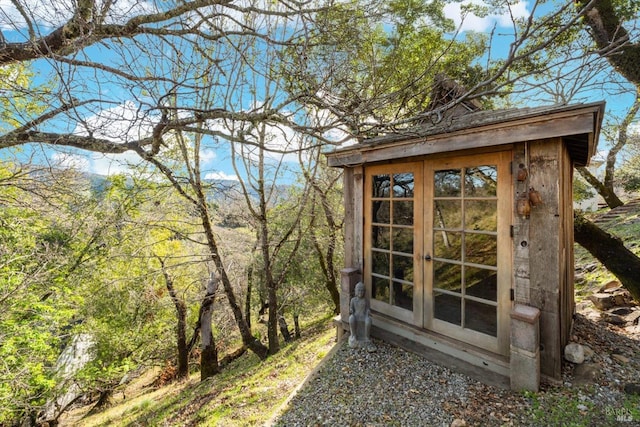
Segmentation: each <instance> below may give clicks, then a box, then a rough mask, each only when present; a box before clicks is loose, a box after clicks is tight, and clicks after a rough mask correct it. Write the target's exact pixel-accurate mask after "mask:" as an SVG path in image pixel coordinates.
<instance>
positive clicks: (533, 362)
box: [509, 347, 540, 392]
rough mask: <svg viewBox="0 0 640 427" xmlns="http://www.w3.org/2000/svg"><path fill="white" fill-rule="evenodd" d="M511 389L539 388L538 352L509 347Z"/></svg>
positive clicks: (533, 389)
mask: <svg viewBox="0 0 640 427" xmlns="http://www.w3.org/2000/svg"><path fill="white" fill-rule="evenodd" d="M510 359H511V360H510V366H509V368H510V371H511V378H510V380H511V389H512V390H516V391H524V390H527V391H534V392H537V391H538V390H539V389H540V352H539V351H537V352H535V353H533V354H528V352H526V353H525V352H522V351H519V350H518V349H516V348H514V347H511V358H510Z"/></svg>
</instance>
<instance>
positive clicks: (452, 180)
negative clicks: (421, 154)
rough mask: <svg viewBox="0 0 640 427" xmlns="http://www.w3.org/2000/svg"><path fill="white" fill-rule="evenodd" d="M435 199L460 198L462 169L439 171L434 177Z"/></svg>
mask: <svg viewBox="0 0 640 427" xmlns="http://www.w3.org/2000/svg"><path fill="white" fill-rule="evenodd" d="M433 184H434V189H435V197H460V189H461V187H462V184H461V173H460V169H450V170H439V171H436V172H435V174H434V176H433Z"/></svg>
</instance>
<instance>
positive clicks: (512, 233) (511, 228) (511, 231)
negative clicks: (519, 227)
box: [509, 225, 515, 239]
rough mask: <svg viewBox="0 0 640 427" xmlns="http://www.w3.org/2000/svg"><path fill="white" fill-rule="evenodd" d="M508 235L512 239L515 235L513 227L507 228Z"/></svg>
mask: <svg viewBox="0 0 640 427" xmlns="http://www.w3.org/2000/svg"><path fill="white" fill-rule="evenodd" d="M509 235H510V236H511V238H512V239H513V236H514V235H515V230H514V228H513V225H511V226H509Z"/></svg>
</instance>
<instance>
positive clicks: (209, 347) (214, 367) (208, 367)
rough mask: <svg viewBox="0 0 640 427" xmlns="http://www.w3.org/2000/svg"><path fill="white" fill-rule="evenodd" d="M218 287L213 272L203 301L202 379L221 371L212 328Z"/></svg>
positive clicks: (201, 330) (201, 323) (201, 332)
mask: <svg viewBox="0 0 640 427" xmlns="http://www.w3.org/2000/svg"><path fill="white" fill-rule="evenodd" d="M217 289H218V281H217V280H216V277H215V275H214V274H213V273H211V277H210V278H209V281H208V282H207V294H206V295H205V297H204V300H203V301H202V311H201V313H202V315H201V316H200V342H201V343H202V354H201V355H200V381H203V380H206V379H207V378H209V377H212V376H214V375H216V374H217V373H218V372H220V368H219V366H218V351H217V350H216V343H215V341H214V339H213V331H212V330H211V316H212V314H213V299H214V297H215V292H216V290H217Z"/></svg>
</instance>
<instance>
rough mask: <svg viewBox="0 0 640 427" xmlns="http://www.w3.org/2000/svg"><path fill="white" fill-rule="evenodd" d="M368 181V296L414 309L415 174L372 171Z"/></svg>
mask: <svg viewBox="0 0 640 427" xmlns="http://www.w3.org/2000/svg"><path fill="white" fill-rule="evenodd" d="M370 182H371V188H370V194H371V197H370V200H369V203H370V209H371V216H370V217H371V224H370V226H369V227H368V228H369V231H368V232H369V233H370V234H369V236H368V241H369V242H370V250H371V257H370V259H371V267H370V273H371V297H372V299H373V300H375V301H380V302H381V303H384V304H388V305H389V306H393V307H398V308H401V309H404V310H409V311H413V300H414V289H413V288H414V283H415V278H414V267H413V255H414V244H413V241H414V226H415V225H414V221H415V220H414V203H415V201H414V186H415V175H414V173H413V172H411V171H400V172H398V173H381V174H372V175H371V180H370Z"/></svg>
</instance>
